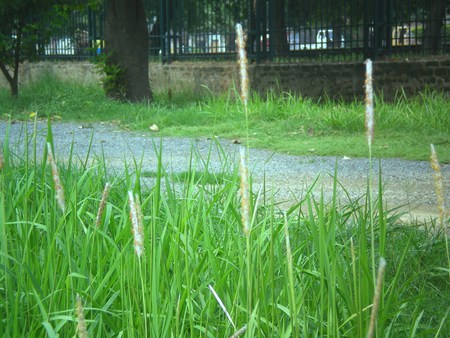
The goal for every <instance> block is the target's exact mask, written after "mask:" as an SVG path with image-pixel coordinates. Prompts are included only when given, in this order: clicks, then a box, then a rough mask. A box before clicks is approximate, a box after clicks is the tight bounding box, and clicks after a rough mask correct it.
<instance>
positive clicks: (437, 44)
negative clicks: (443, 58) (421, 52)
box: [423, 0, 445, 54]
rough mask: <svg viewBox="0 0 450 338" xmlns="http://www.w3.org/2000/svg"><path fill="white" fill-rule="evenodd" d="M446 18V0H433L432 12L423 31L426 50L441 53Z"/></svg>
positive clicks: (431, 3) (431, 4)
mask: <svg viewBox="0 0 450 338" xmlns="http://www.w3.org/2000/svg"><path fill="white" fill-rule="evenodd" d="M444 18H445V1H444V0H431V1H430V12H429V14H428V19H427V21H426V23H425V29H424V32H423V45H424V48H425V51H426V52H430V53H433V54H437V53H439V50H440V48H441V47H442V44H441V43H442V25H443V19H444Z"/></svg>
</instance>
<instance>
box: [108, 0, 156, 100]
mask: <svg viewBox="0 0 450 338" xmlns="http://www.w3.org/2000/svg"><path fill="white" fill-rule="evenodd" d="M105 52H106V65H105V69H104V70H105V73H106V75H107V78H106V81H107V84H106V86H105V90H106V93H107V95H108V96H109V97H111V98H114V99H121V100H130V101H145V100H147V101H151V100H152V92H151V89H150V84H149V79H148V30H147V20H146V17H145V12H144V6H143V4H142V0H108V1H107V3H106V16H105Z"/></svg>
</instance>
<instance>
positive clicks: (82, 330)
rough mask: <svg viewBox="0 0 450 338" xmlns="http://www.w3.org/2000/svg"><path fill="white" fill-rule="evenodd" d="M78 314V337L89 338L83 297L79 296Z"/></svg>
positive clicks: (77, 303) (77, 301) (77, 302)
mask: <svg viewBox="0 0 450 338" xmlns="http://www.w3.org/2000/svg"><path fill="white" fill-rule="evenodd" d="M75 312H76V314H77V319H78V325H77V331H78V337H80V338H87V337H88V333H87V328H86V320H85V319H84V314H83V304H82V302H81V297H80V295H79V294H77V300H76V311H75Z"/></svg>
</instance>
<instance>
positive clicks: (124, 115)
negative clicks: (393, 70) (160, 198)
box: [0, 78, 450, 163]
mask: <svg viewBox="0 0 450 338" xmlns="http://www.w3.org/2000/svg"><path fill="white" fill-rule="evenodd" d="M235 97H236V95H235V93H234V92H233V91H230V93H229V94H228V95H223V96H221V97H213V96H206V97H201V98H199V97H194V96H193V95H192V94H190V93H174V95H173V97H172V98H171V99H170V100H169V98H168V97H167V96H166V95H162V94H156V95H155V102H154V103H152V104H150V105H148V104H131V103H118V102H114V101H111V100H108V99H106V98H105V97H104V94H103V92H102V90H101V88H99V87H94V86H90V87H83V86H79V85H76V84H71V83H61V82H58V81H55V80H54V79H52V78H46V79H43V80H41V81H39V82H38V83H35V84H33V85H30V86H26V87H24V88H23V89H22V91H21V96H20V98H19V99H18V100H14V99H11V98H10V97H9V94H8V92H7V91H6V90H1V91H0V103H1V104H0V107H1V108H0V109H1V116H2V117H3V118H4V119H7V118H9V117H11V118H12V119H21V120H23V119H28V118H29V116H30V114H31V113H33V112H35V113H37V114H38V117H39V118H47V117H52V118H54V119H58V120H59V119H61V120H62V121H115V122H117V123H118V124H120V125H121V126H123V127H124V128H130V129H137V130H149V126H150V125H152V124H156V125H157V126H158V127H159V132H158V135H161V136H192V135H195V136H212V135H215V136H219V137H224V138H230V139H238V140H240V141H241V142H243V143H244V144H245V143H248V144H249V145H250V146H251V147H258V148H264V149H271V150H276V151H282V152H285V153H289V154H293V155H304V154H311V153H312V154H316V155H339V156H354V157H364V156H367V151H366V140H365V135H364V133H365V132H364V106H363V104H362V103H361V102H352V103H344V102H333V101H328V100H324V101H322V102H314V101H312V100H310V99H306V98H301V97H298V96H294V95H290V94H288V93H285V94H283V95H274V94H271V93H268V95H267V97H265V98H262V97H259V96H257V95H253V98H252V100H250V102H249V110H248V111H249V113H248V119H247V120H246V118H245V114H244V113H243V109H242V105H241V104H240V102H239V101H236V100H235ZM449 112H450V101H449V100H448V96H447V95H445V94H438V93H435V92H426V93H421V94H419V95H417V96H415V97H406V96H405V95H401V94H399V95H398V99H397V100H396V101H395V102H393V103H386V102H383V100H382V99H381V98H378V99H377V100H376V103H375V123H376V127H375V128H376V129H375V130H376V132H375V133H376V138H375V143H374V146H373V154H374V156H376V157H398V158H404V159H416V160H428V158H429V148H430V144H431V143H433V144H434V145H435V146H436V150H437V152H438V154H439V158H440V160H441V162H445V163H449V162H450V113H449Z"/></svg>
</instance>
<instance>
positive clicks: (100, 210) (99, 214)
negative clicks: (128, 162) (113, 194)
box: [95, 182, 111, 228]
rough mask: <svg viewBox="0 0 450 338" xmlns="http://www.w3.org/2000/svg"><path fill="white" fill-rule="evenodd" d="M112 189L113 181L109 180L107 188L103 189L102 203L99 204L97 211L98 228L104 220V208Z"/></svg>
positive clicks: (96, 221) (96, 222)
mask: <svg viewBox="0 0 450 338" xmlns="http://www.w3.org/2000/svg"><path fill="white" fill-rule="evenodd" d="M110 189H111V183H109V182H107V183H106V184H105V188H104V189H103V193H102V199H101V200H100V205H99V207H98V211H97V217H96V219H95V225H96V226H97V228H98V227H99V226H100V223H101V221H102V216H103V210H104V209H105V205H106V199H107V198H108V195H109V190H110Z"/></svg>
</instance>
